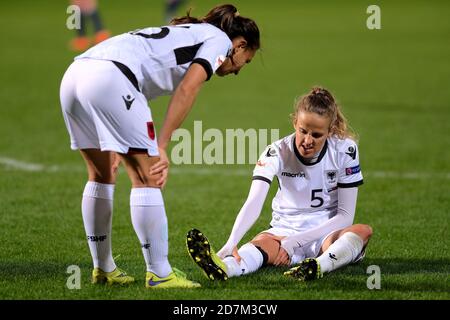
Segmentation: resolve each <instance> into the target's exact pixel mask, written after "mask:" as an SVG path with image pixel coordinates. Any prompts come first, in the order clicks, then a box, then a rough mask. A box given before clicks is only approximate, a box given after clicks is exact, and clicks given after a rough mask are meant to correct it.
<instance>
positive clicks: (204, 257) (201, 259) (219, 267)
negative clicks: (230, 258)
mask: <svg viewBox="0 0 450 320" xmlns="http://www.w3.org/2000/svg"><path fill="white" fill-rule="evenodd" d="M186 246H187V250H188V253H189V255H190V256H191V258H192V260H194V262H195V263H196V264H197V265H198V266H199V267H200V268H201V269H202V271H203V273H204V274H205V276H206V277H207V278H208V279H209V280H227V279H228V275H227V273H226V266H225V263H224V262H223V261H222V260H221V259H220V258H219V256H217V254H216V253H215V252H214V250H213V249H212V247H211V245H210V244H209V240H208V238H206V237H205V235H204V234H203V233H202V232H200V231H199V230H197V229H192V230H190V231H189V232H188V233H187V236H186Z"/></svg>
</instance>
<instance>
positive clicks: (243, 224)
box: [217, 179, 270, 258]
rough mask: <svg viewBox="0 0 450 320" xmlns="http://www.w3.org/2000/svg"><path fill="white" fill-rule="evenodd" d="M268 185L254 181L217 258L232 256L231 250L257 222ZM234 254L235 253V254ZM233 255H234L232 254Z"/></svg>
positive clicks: (260, 181) (264, 182)
mask: <svg viewBox="0 0 450 320" xmlns="http://www.w3.org/2000/svg"><path fill="white" fill-rule="evenodd" d="M269 189H270V184H269V183H267V182H266V181H262V180H258V179H254V180H253V182H252V184H251V186H250V191H249V193H248V197H247V200H246V201H245V203H244V205H243V206H242V208H241V210H240V211H239V213H238V215H237V217H236V220H235V222H234V225H233V229H232V231H231V234H230V236H229V238H228V241H227V242H226V244H225V245H224V246H223V248H222V249H221V250H220V251H219V252H218V253H217V254H218V255H219V257H221V258H224V257H226V256H229V255H232V254H233V249H235V248H236V246H237V245H238V243H239V241H241V239H242V238H243V237H244V235H245V234H246V233H247V231H248V230H249V229H250V228H251V227H252V226H253V224H254V223H255V222H256V220H258V217H259V216H260V214H261V210H262V207H263V205H264V201H265V200H266V197H267V193H268V192H269ZM235 254H236V252H235ZM233 255H234V254H233Z"/></svg>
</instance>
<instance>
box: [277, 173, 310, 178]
mask: <svg viewBox="0 0 450 320" xmlns="http://www.w3.org/2000/svg"><path fill="white" fill-rule="evenodd" d="M281 175H282V176H284V177H288V178H297V177H298V178H305V177H306V176H305V173H304V172H299V173H291V172H282V173H281Z"/></svg>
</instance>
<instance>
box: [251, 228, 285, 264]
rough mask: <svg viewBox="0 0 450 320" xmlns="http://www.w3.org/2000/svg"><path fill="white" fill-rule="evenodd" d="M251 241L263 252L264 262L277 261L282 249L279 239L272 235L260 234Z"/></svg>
mask: <svg viewBox="0 0 450 320" xmlns="http://www.w3.org/2000/svg"><path fill="white" fill-rule="evenodd" d="M251 243H252V244H253V245H254V246H255V247H257V248H258V250H259V251H261V253H262V254H263V259H264V260H265V263H264V264H272V263H273V262H274V261H275V259H276V257H277V255H278V251H279V250H280V243H279V242H278V241H276V240H274V239H273V238H271V237H267V236H266V237H264V236H263V235H258V236H256V237H255V239H253V240H252V241H251ZM263 252H264V253H265V254H264V253H263Z"/></svg>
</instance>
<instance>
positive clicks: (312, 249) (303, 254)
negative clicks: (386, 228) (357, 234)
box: [260, 227, 366, 265]
mask: <svg viewBox="0 0 450 320" xmlns="http://www.w3.org/2000/svg"><path fill="white" fill-rule="evenodd" d="M334 232H336V230H335V231H332V232H330V233H328V234H327V235H325V236H324V237H322V238H320V239H317V240H316V241H312V242H310V243H308V244H307V245H305V246H303V247H298V248H295V249H294V254H293V255H292V258H291V265H294V264H298V263H300V262H302V261H303V260H305V259H306V258H317V257H318V256H319V253H320V249H321V248H322V245H323V243H324V241H325V240H326V239H327V238H328V237H329V236H330V235H331V234H333V233H334ZM260 233H270V234H273V235H275V236H281V237H283V236H284V237H288V236H291V235H293V234H296V233H298V231H296V230H294V229H288V228H281V227H273V228H270V229H267V230H264V231H262V232H260ZM365 249H366V247H364V248H363V250H362V251H361V253H360V254H359V255H358V256H357V257H356V259H355V260H354V261H353V262H352V263H358V262H361V261H362V260H363V259H364V257H365V255H366V252H365Z"/></svg>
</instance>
